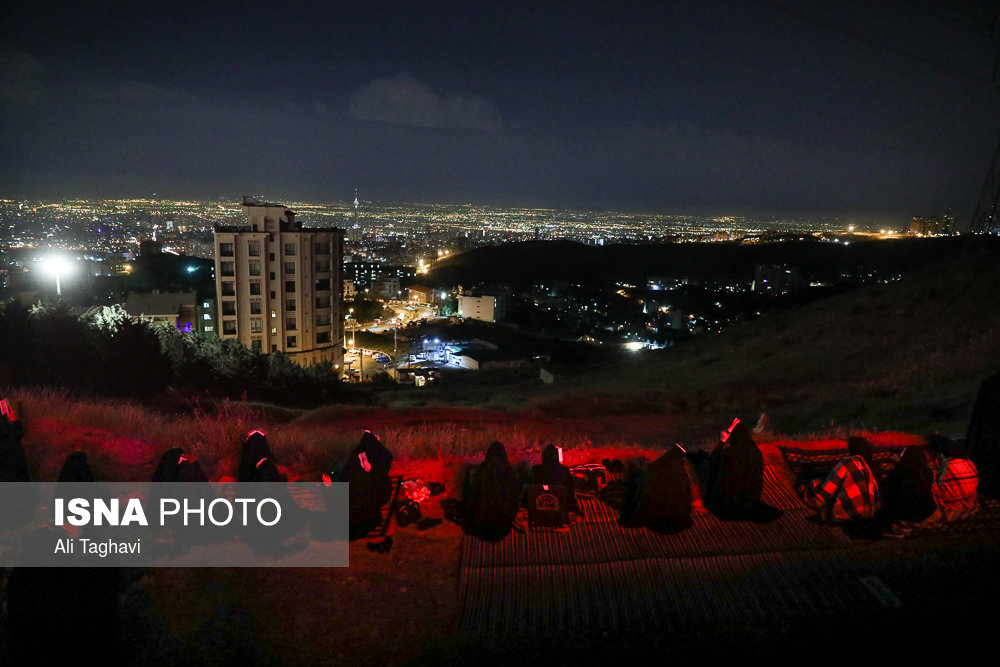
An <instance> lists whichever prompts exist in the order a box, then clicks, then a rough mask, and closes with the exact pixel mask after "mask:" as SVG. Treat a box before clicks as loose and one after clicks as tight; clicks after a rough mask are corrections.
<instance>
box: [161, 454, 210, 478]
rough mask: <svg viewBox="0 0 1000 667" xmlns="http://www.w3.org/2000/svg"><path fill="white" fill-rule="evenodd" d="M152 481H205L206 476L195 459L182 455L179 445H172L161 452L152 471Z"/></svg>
mask: <svg viewBox="0 0 1000 667" xmlns="http://www.w3.org/2000/svg"><path fill="white" fill-rule="evenodd" d="M153 481H154V482H207V481H208V477H207V476H206V475H205V473H204V472H203V471H202V469H201V464H199V463H198V461H196V460H195V459H191V458H188V457H187V456H185V455H184V450H183V449H181V448H180V447H172V448H170V449H168V450H167V451H165V452H163V456H161V457H160V463H159V464H158V465H157V466H156V472H154V473H153Z"/></svg>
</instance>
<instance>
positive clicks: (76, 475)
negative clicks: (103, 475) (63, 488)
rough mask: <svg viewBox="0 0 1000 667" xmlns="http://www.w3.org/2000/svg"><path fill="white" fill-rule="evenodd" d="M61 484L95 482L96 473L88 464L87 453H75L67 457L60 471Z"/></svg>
mask: <svg viewBox="0 0 1000 667" xmlns="http://www.w3.org/2000/svg"><path fill="white" fill-rule="evenodd" d="M58 481H60V482H93V481H94V472H93V471H92V470H91V469H90V464H89V463H87V454H86V452H73V453H72V454H70V455H69V456H67V457H66V461H64V462H63V467H62V469H61V470H60V471H59V480H58Z"/></svg>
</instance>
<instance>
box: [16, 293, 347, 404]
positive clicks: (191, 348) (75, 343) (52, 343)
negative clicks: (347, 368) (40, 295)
mask: <svg viewBox="0 0 1000 667" xmlns="http://www.w3.org/2000/svg"><path fill="white" fill-rule="evenodd" d="M338 375H339V374H338V373H337V372H336V369H335V368H334V367H333V364H331V363H329V362H326V363H320V364H315V365H313V366H310V367H308V368H306V367H302V366H299V365H298V364H296V363H294V362H293V361H291V360H290V359H289V358H288V357H287V356H285V355H284V354H281V353H277V354H271V355H264V354H261V353H259V352H254V351H251V350H249V349H247V348H246V347H244V346H243V345H241V344H240V343H239V342H238V341H235V340H231V339H227V340H222V339H220V338H218V337H217V336H212V335H209V334H202V333H196V332H188V333H182V332H180V331H177V330H176V329H173V328H166V327H160V326H153V325H151V324H149V323H148V322H143V321H138V322H137V321H134V320H132V319H131V318H129V316H128V315H127V314H126V313H125V311H124V310H123V309H122V308H121V307H117V306H115V307H98V308H93V309H91V310H88V311H87V312H86V313H84V314H82V315H78V314H76V313H74V312H73V311H72V310H71V309H70V308H69V307H67V306H66V305H65V304H63V303H61V302H60V303H56V304H44V305H43V304H39V305H36V306H32V307H30V308H27V307H24V306H21V305H18V304H16V303H13V302H12V303H9V304H7V305H6V307H5V308H4V309H3V310H2V311H0V383H3V384H18V385H44V386H58V387H64V388H67V389H70V390H73V391H79V392H81V393H87V394H101V395H111V396H123V397H124V396H127V397H136V398H144V397H150V396H154V395H156V394H159V393H161V392H163V391H165V390H166V389H167V388H171V387H172V388H174V389H177V390H179V391H182V392H189V393H199V394H200V393H203V392H206V391H207V392H209V393H210V394H212V395H217V396H232V397H236V396H243V395H246V396H247V397H248V398H250V399H251V400H263V401H269V402H273V403H280V404H287V405H316V404H319V403H325V402H331V401H337V400H344V399H346V398H348V395H347V394H348V392H349V389H348V388H347V387H345V386H344V385H343V383H341V382H340V381H339V377H338Z"/></svg>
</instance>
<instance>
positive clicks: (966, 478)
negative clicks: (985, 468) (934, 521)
mask: <svg viewBox="0 0 1000 667" xmlns="http://www.w3.org/2000/svg"><path fill="white" fill-rule="evenodd" d="M978 488H979V472H978V471H977V470H976V464H974V463H973V462H972V461H970V460H969V459H947V460H945V462H944V463H943V464H942V466H941V471H940V472H939V473H938V476H937V478H936V479H935V480H934V486H933V487H932V488H931V493H932V494H933V495H934V502H935V503H937V506H938V510H939V511H940V512H941V515H942V518H944V520H945V521H955V520H956V519H963V518H965V517H967V516H969V515H970V514H972V513H974V512H975V511H976V509H977V507H978V503H977V497H976V491H977V489H978Z"/></svg>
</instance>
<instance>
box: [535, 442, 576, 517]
mask: <svg viewBox="0 0 1000 667" xmlns="http://www.w3.org/2000/svg"><path fill="white" fill-rule="evenodd" d="M531 483H532V484H548V485H549V486H564V487H566V501H567V508H566V509H567V510H568V511H570V512H573V513H575V514H580V507H579V505H578V504H577V502H576V494H575V493H574V492H573V489H574V488H575V486H576V479H575V478H574V477H573V473H571V472H570V471H569V468H567V467H566V466H564V465H563V464H562V463H560V462H559V449H558V448H556V446H555V445H546V446H545V449H543V450H542V462H541V463H539V464H538V465H536V466H534V467H532V469H531Z"/></svg>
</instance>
